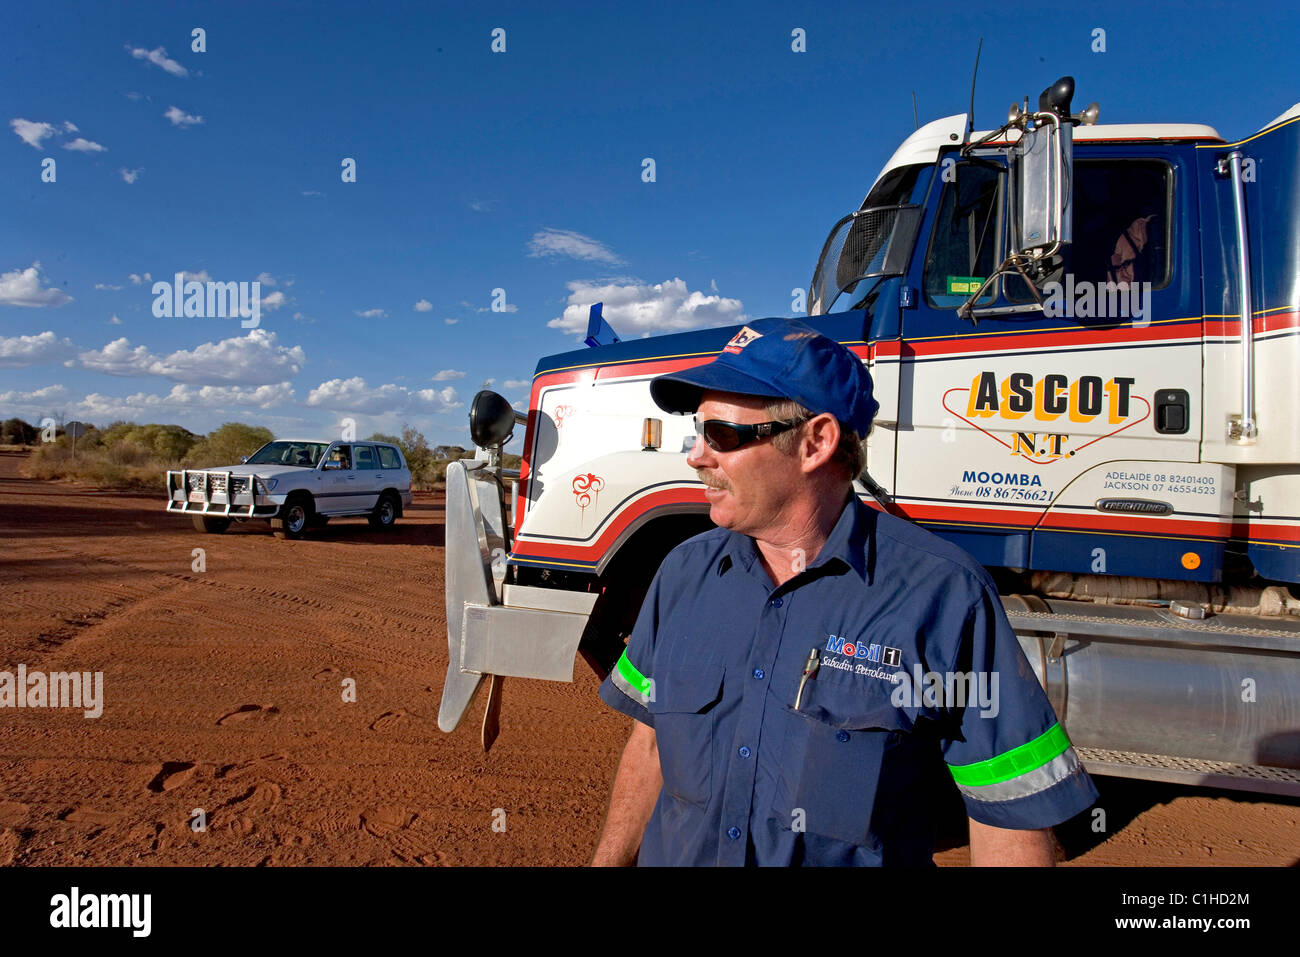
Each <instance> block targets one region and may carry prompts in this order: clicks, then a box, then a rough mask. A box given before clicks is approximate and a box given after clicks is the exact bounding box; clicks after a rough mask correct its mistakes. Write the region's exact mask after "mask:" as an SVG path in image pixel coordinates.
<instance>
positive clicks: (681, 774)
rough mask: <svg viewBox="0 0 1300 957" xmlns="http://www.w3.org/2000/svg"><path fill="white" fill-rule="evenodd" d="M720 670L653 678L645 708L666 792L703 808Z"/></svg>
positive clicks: (703, 666)
mask: <svg viewBox="0 0 1300 957" xmlns="http://www.w3.org/2000/svg"><path fill="white" fill-rule="evenodd" d="M722 682H723V668H722V666H721V665H717V664H701V665H699V666H698V667H691V668H677V669H674V670H670V671H667V672H665V673H664V674H663V675H662V677H661V676H659V675H656V676H655V682H654V687H653V691H652V699H653V700H651V701H650V702H649V703H648V704H647V705H646V708H647V709H648V710H649V711H650V713H651V714H653V715H654V722H655V724H654V728H655V741H656V743H657V745H658V748H659V768H660V771H661V772H662V773H663V779H664V790H665V791H667V792H668V793H669V794H670V795H672V796H673V797H675V798H677V799H678V800H680V801H685V802H687V803H688V804H695V805H698V806H699V807H705V806H706V805H707V804H708V803H709V797H710V795H711V790H712V781H713V764H714V758H715V754H714V740H713V739H714V731H715V726H716V723H717V715H716V705H717V704H718V702H719V700H720V699H721V697H722Z"/></svg>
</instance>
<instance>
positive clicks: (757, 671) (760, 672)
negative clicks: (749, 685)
mask: <svg viewBox="0 0 1300 957" xmlns="http://www.w3.org/2000/svg"><path fill="white" fill-rule="evenodd" d="M754 677H755V678H757V679H758V680H759V681H762V680H763V669H762V668H755V669H754Z"/></svg>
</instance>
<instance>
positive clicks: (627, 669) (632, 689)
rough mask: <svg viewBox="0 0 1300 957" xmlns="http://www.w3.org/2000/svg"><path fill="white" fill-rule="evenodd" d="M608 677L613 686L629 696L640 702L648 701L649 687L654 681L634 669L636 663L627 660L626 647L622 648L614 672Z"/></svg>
mask: <svg viewBox="0 0 1300 957" xmlns="http://www.w3.org/2000/svg"><path fill="white" fill-rule="evenodd" d="M610 679H611V680H612V681H613V684H614V687H616V688H618V690H619V691H621V692H623V693H624V694H625V695H627V696H628V697H629V698H636V699H637V700H638V701H640V702H641V704H646V703H647V702H649V700H650V689H651V688H652V687H654V683H653V682H652V681H651V680H650V679H649V678H647V677H646V676H645V675H643V674H641V672H639V671H637V670H636V665H634V664H632V662H631V661H629V660H628V657H627V649H626V648H624V649H623V655H622V657H620V658H619V659H618V664H617V665H615V666H614V673H613V674H612V675H610Z"/></svg>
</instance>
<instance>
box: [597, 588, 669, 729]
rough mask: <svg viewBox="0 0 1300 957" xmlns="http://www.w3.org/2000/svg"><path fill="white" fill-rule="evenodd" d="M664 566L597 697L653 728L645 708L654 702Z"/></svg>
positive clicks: (647, 594)
mask: <svg viewBox="0 0 1300 957" xmlns="http://www.w3.org/2000/svg"><path fill="white" fill-rule="evenodd" d="M662 571H663V566H662V565H661V566H660V570H659V571H658V572H656V573H655V577H654V580H653V581H651V583H650V590H649V591H648V592H646V596H645V600H644V601H643V602H641V611H640V613H639V614H638V615H637V619H636V624H635V625H633V626H632V634H631V636H630V637H629V638H628V640H627V647H625V648H624V649H623V654H622V655H621V656H620V657H619V659H618V663H617V664H615V665H614V669H613V670H612V671H611V672H610V673H609V675H608V676H607V677H606V678H605V680H604V681H603V682H601V685H600V698H601V700H602V701H604V702H605V704H607V705H609V706H610V707H611V708H613V709H614V710H615V711H621V712H623V714H625V715H628V716H629V717H632V718H635V719H636V720H637V721H640V722H641V723H642V724H648V725H649V726H650V727H652V728H653V727H654V726H655V721H654V715H653V714H652V713H651V712H650V710H649V708H647V707H646V705H648V704H649V703H650V702H651V701H653V700H655V683H654V677H653V675H652V673H651V665H652V664H653V661H654V647H655V635H656V634H657V632H658V629H659V598H660V594H661V574H662Z"/></svg>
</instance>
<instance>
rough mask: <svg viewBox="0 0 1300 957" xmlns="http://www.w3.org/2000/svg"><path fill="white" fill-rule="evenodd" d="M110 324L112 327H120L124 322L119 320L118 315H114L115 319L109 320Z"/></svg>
mask: <svg viewBox="0 0 1300 957" xmlns="http://www.w3.org/2000/svg"><path fill="white" fill-rule="evenodd" d="M108 324H109V325H110V326H120V325H121V324H122V320H121V319H119V318H117V313H113V318H111V319H109V320H108Z"/></svg>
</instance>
